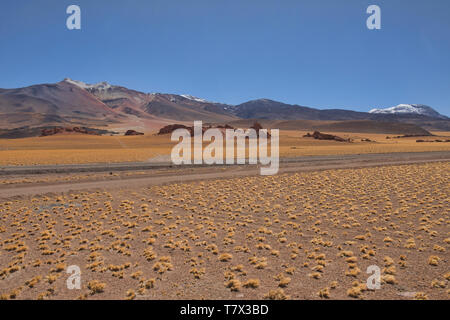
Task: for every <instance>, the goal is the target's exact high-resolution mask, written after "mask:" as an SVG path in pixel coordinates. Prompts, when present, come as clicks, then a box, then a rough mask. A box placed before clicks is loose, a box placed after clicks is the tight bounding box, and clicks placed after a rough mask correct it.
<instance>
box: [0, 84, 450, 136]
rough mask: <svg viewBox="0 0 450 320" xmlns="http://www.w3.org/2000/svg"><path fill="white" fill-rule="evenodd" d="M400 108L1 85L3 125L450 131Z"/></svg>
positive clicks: (442, 121) (425, 109)
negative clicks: (399, 125) (376, 124)
mask: <svg viewBox="0 0 450 320" xmlns="http://www.w3.org/2000/svg"><path fill="white" fill-rule="evenodd" d="M399 106H400V107H399ZM399 106H396V107H391V108H386V109H372V110H371V111H370V112H360V111H353V110H346V109H337V108H336V109H317V108H312V107H308V106H302V105H297V104H288V103H283V102H279V101H275V100H271V99H267V98H263V99H255V100H250V101H247V102H244V103H241V104H238V105H230V104H224V103H219V102H211V101H208V100H206V99H202V98H198V97H194V96H192V95H188V94H170V93H144V92H140V91H137V90H133V89H129V88H126V87H123V86H118V85H112V84H109V83H108V82H106V81H103V82H99V83H96V84H88V83H85V82H82V81H78V80H72V79H70V78H65V79H64V80H62V81H60V82H57V83H51V84H36V85H32V86H28V87H23V88H15V89H0V115H1V117H0V128H5V129H6V128H9V129H11V128H16V127H23V126H27V125H28V126H44V125H66V124H67V125H84V126H85V125H93V126H96V127H115V126H119V127H121V128H122V127H123V128H125V127H126V125H127V124H128V125H129V126H137V125H139V126H140V127H143V128H146V127H149V128H152V129H155V128H157V127H158V126H162V125H163V124H168V123H174V122H191V121H194V120H202V121H204V122H215V123H217V122H230V121H235V120H239V119H266V120H317V121H350V120H351V121H356V120H373V121H394V122H409V123H414V124H416V125H419V126H420V125H421V124H426V125H427V126H428V127H429V128H432V127H433V126H434V125H435V124H438V127H439V128H440V129H443V130H447V129H448V130H450V119H449V118H448V117H446V116H444V115H441V114H439V113H438V112H437V111H435V110H434V109H432V108H431V107H429V106H425V105H399ZM408 106H409V107H408ZM408 108H409V109H408ZM408 110H409V111H410V112H408Z"/></svg>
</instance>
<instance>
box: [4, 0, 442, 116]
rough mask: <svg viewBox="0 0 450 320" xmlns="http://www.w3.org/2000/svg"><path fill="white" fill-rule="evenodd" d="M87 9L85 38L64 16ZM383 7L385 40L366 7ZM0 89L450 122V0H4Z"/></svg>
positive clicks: (382, 22) (82, 16)
mask: <svg viewBox="0 0 450 320" xmlns="http://www.w3.org/2000/svg"><path fill="white" fill-rule="evenodd" d="M70 4H77V5H79V6H80V7H81V24H82V29H81V30H68V29H67V28H66V18H67V17H68V15H67V14H66V8H67V6H68V5H70ZM370 4H377V5H379V6H380V8H381V14H382V19H381V24H382V25H381V26H382V29H381V30H368V29H367V28H366V19H367V17H368V16H369V15H368V14H366V8H367V7H368V6H369V5H370ZM0 39H1V42H0V43H1V50H0V87H1V88H14V87H22V86H27V85H31V84H36V83H48V82H50V83H52V82H57V81H60V80H62V79H63V78H65V77H70V78H73V79H77V80H82V81H85V82H88V83H94V82H99V81H108V82H110V83H112V84H119V85H123V86H126V87H129V88H133V89H137V90H140V91H144V92H170V93H187V94H192V95H195V96H199V97H202V98H206V99H209V100H213V101H220V102H225V103H231V104H238V103H241V102H245V101H247V100H251V99H257V98H270V99H274V100H279V101H283V102H287V103H297V104H300V105H306V106H311V107H318V108H348V109H353V110H360V111H368V110H369V109H370V108H374V107H388V106H393V105H396V104H399V103H422V104H428V105H430V106H432V107H433V108H435V109H436V110H438V111H439V112H441V113H444V114H447V115H450V1H448V0H431V1H424V0H423V1H415V0H389V1H382V0H370V1H365V0H345V1H336V0H292V1H290V0H145V1H144V0H140V1H138V0H128V1H115V0H108V1H101V0H70V1H66V0H40V1H31V0H28V1H25V0H14V1H12V0H2V1H1V3H0Z"/></svg>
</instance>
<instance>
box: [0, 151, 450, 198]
mask: <svg viewBox="0 0 450 320" xmlns="http://www.w3.org/2000/svg"><path fill="white" fill-rule="evenodd" d="M436 161H450V152H424V153H385V154H361V155H341V156H309V157H301V158H290V159H282V160H280V169H279V174H282V173H289V172H302V171H315V170H327V169H345V168H362V167H373V166H384V165H402V164H413V163H427V162H436ZM138 170H139V171H140V174H139V175H135V176H133V174H132V173H133V172H135V171H138ZM122 171H129V172H130V174H129V176H127V177H119V178H117V177H114V176H113V175H112V173H113V172H122ZM143 171H144V172H143ZM81 172H110V173H111V177H110V178H107V179H103V180H98V179H95V178H91V179H87V180H84V181H81V182H76V181H66V182H61V181H60V182H48V183H42V182H39V183H26V184H21V183H17V184H14V185H0V199H2V198H3V199H5V198H11V197H22V196H33V195H37V194H47V193H62V192H70V191H77V190H95V189H102V190H110V189H128V188H139V187H146V186H150V185H158V184H167V183H182V182H188V181H195V180H206V179H221V178H232V177H237V176H252V175H258V174H259V172H260V170H259V166H257V165H231V166H230V165H228V166H224V165H220V166H218V165H214V166H206V165H200V166H172V165H171V164H170V163H117V164H91V165H89V164H88V165H61V166H33V167H2V168H0V180H1V179H5V178H6V177H9V178H10V177H16V176H17V177H27V178H30V177H37V176H39V177H42V176H48V175H57V174H67V173H71V174H77V173H81Z"/></svg>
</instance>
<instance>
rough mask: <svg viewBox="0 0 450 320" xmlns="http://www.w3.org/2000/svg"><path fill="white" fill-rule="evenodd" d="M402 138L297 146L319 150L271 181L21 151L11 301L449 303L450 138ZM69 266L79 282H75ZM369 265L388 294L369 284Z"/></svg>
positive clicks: (7, 253)
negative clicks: (76, 161) (54, 166)
mask: <svg viewBox="0 0 450 320" xmlns="http://www.w3.org/2000/svg"><path fill="white" fill-rule="evenodd" d="M57 138H58V137H50V138H49V139H57ZM92 139H94V138H92ZM95 139H98V138H95ZM111 139H112V138H111ZM122 139H123V138H122ZM134 139H135V140H134V141H136V138H134ZM372 139H373V137H372ZM42 141H43V144H41V145H40V148H41V149H42V148H43V145H44V148H45V141H46V140H44V139H42ZM47 141H49V140H47ZM130 141H133V139H130ZM285 141H286V140H285ZM403 141H405V140H401V142H399V143H400V144H401V148H400V147H399V145H398V143H397V147H398V148H397V150H396V151H399V152H397V153H385V154H384V155H383V154H380V153H377V152H370V151H367V150H366V152H359V153H363V154H362V155H361V154H360V155H358V152H357V151H356V150H357V147H355V145H356V144H354V145H353V146H350V147H348V146H344V148H354V150H353V152H352V151H351V150H350V149H348V150H342V147H340V146H339V144H337V143H335V145H334V148H336V149H335V150H338V151H339V152H331V153H332V154H331V155H328V156H320V155H321V154H322V153H321V152H320V150H321V149H317V148H316V149H314V148H310V149H306V147H305V146H304V145H300V146H298V148H305V149H293V148H292V146H288V147H286V148H285V149H284V150H285V151H281V153H282V154H283V152H286V150H289V151H296V150H303V153H308V152H306V151H307V150H309V153H310V154H315V155H316V156H315V158H314V157H311V158H303V161H301V162H299V161H297V160H296V161H292V163H289V162H286V163H283V162H282V163H281V165H280V173H279V174H278V175H275V176H265V177H264V176H259V175H258V174H257V170H256V169H252V168H248V167H245V166H232V167H213V168H211V167H199V168H184V169H183V168H160V169H152V170H150V171H149V170H129V171H124V170H121V171H114V170H112V171H111V172H110V171H109V170H108V169H107V170H106V171H105V170H104V171H102V172H96V170H93V171H92V172H90V171H87V172H81V171H80V172H76V171H75V172H67V173H56V172H54V173H51V170H50V171H49V172H48V173H43V172H41V173H39V174H29V172H28V173H27V170H29V167H27V165H30V164H32V163H30V161H29V159H31V158H33V159H35V157H30V158H27V157H22V158H20V157H17V156H16V157H15V159H16V161H19V162H20V161H21V162H22V163H20V164H21V166H18V167H16V168H22V169H23V170H25V171H24V172H23V173H20V172H19V173H15V174H5V173H4V172H3V173H2V175H1V183H0V199H1V200H0V296H1V298H2V299H77V298H79V299H449V297H450V291H449V290H450V288H449V280H450V269H449V259H450V256H449V253H448V250H449V249H450V232H449V222H450V221H449V216H448V214H449V207H450V206H449V194H450V192H449V191H450V190H449V184H448V181H449V178H450V174H449V172H450V152H449V150H448V147H447V145H448V144H438V143H430V144H429V145H428V146H427V144H415V141H414V143H413V142H411V143H409V144H408V143H406V142H403ZM22 143H23V142H22ZM305 143H306V142H305ZM324 143H328V144H330V142H324ZM389 144H396V143H395V142H392V140H389V141H388V142H387V143H386V145H387V148H388V149H387V150H389ZM17 145H19V146H20V144H16V146H17ZM285 145H289V143H288V144H285ZM372 145H375V148H381V147H379V146H378V145H377V144H376V143H373V144H372ZM372 145H370V144H366V145H363V147H364V148H369V147H371V148H373V147H372ZM53 146H54V143H53ZM282 146H283V142H282ZM408 146H409V147H410V148H409V149H408ZM411 146H412V149H411ZM2 147H3V148H5V144H3V145H2ZM339 148H341V149H339ZM358 148H359V150H360V151H361V150H363V149H361V145H360V146H359V147H358ZM392 148H393V147H392ZM417 148H430V150H418V149H417ZM433 148H437V150H434V151H435V152H417V151H433ZM442 148H443V149H442ZM19 149H20V148H19ZM54 149H57V148H54ZM143 150H144V149H143ZM282 150H283V149H282ZM305 150H306V151H305ZM318 150H319V151H318ZM328 150H334V149H333V148H331V149H329V148H328ZM349 150H350V152H348V151H349ZM380 150H381V149H380ZM19 151H20V150H19ZM400 151H408V152H409V153H403V152H400ZM3 152H5V154H6V155H5V157H3V155H2V157H1V161H2V165H7V164H10V160H8V159H9V158H8V156H7V155H8V151H0V153H3ZM9 152H11V150H9ZM23 152H24V153H23V154H26V151H23ZM333 153H334V155H333ZM346 153H347V154H350V155H347V156H343V155H341V154H346ZM86 154H87V155H89V154H88V153H86ZM92 154H98V155H103V156H104V155H105V153H102V152H97V153H96V152H93V153H91V154H90V155H89V156H90V157H92ZM111 154H112V153H111ZM117 154H119V153H117ZM128 155H129V154H128ZM290 155H291V156H292V154H290ZM302 155H303V154H302V153H299V154H293V156H297V157H299V158H301V157H300V156H302ZM45 156H47V158H42V160H41V161H40V164H41V165H44V164H51V161H47V160H45V159H50V154H47V155H46V154H45V153H43V157H45ZM89 156H88V157H87V158H86V159H87V160H89V159H91V158H89ZM122 156H124V155H123V154H120V157H122ZM284 158H285V159H287V158H289V157H288V156H285V157H284ZM52 159H59V160H61V159H62V160H63V161H62V163H66V162H65V161H64V158H63V157H60V158H57V157H55V156H53V158H52ZM115 159H116V158H114V159H112V160H115ZM132 160H134V161H136V160H139V159H135V158H133V159H132ZM80 162H81V163H83V162H84V163H86V162H87V163H90V162H92V161H80ZM112 162H114V161H112ZM2 168H3V169H5V168H6V167H2ZM8 168H11V167H8ZM37 168H39V167H37ZM50 169H51V168H50ZM33 170H34V169H33ZM70 170H72V169H70ZM70 170H69V171H70ZM252 170H253V171H252ZM38 171H39V170H38ZM183 177H184V178H183ZM71 265H76V266H79V268H80V269H81V289H80V290H77V289H73V290H69V289H68V288H67V285H66V280H67V278H68V277H69V274H67V273H66V270H67V268H68V266H71ZM369 266H377V267H379V268H380V271H381V280H382V281H381V288H380V289H377V290H370V289H369V288H367V285H366V281H367V279H368V277H369V276H370V274H367V273H366V271H367V268H368V267H369Z"/></svg>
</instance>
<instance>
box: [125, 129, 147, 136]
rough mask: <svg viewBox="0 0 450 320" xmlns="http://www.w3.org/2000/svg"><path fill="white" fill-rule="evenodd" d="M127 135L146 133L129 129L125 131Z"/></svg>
mask: <svg viewBox="0 0 450 320" xmlns="http://www.w3.org/2000/svg"><path fill="white" fill-rule="evenodd" d="M125 135H126V136H143V135H144V134H143V133H142V132H138V131H136V130H127V132H125Z"/></svg>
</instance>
